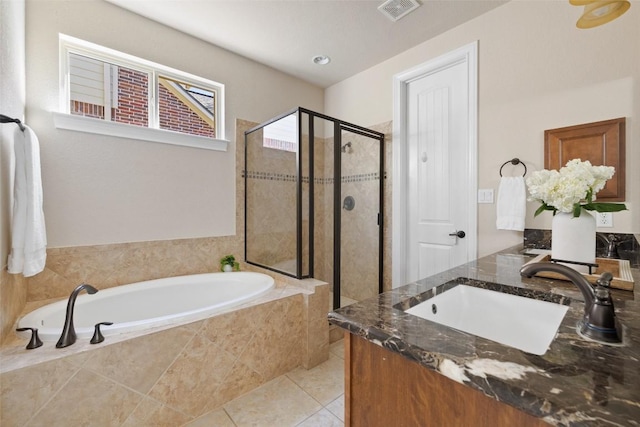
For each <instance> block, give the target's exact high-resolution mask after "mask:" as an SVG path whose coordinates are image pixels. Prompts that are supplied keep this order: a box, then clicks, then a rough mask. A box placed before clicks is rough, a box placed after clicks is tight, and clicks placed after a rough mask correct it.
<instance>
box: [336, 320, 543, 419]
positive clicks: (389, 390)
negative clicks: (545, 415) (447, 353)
mask: <svg viewBox="0 0 640 427" xmlns="http://www.w3.org/2000/svg"><path fill="white" fill-rule="evenodd" d="M345 364H346V369H345V374H346V375H345V426H353V427H358V426H363V427H365V426H366V427H376V426H394V427H421V426H474V427H482V426H487V427H495V426H519V427H542V426H547V427H548V424H547V423H545V422H543V421H542V420H540V419H537V418H534V417H532V416H531V415H528V414H525V413H524V412H521V411H518V410H517V409H515V408H513V407H511V406H508V405H505V404H502V403H500V402H498V401H497V400H495V399H492V398H490V397H487V396H485V395H484V394H482V393H480V392H479V391H477V390H474V389H472V388H470V387H467V386H464V385H462V384H458V383H456V382H454V381H452V380H450V379H448V378H446V377H444V376H443V375H440V374H439V373H437V372H434V371H431V370H429V369H427V368H425V367H423V366H420V365H419V364H417V363H415V362H413V361H410V360H407V359H405V358H404V357H402V356H400V355H399V354H397V353H393V352H391V351H389V350H386V349H384V348H382V347H379V346H377V345H375V344H372V343H370V342H369V341H366V340H364V339H362V338H359V337H356V336H353V335H351V334H349V333H347V334H345Z"/></svg>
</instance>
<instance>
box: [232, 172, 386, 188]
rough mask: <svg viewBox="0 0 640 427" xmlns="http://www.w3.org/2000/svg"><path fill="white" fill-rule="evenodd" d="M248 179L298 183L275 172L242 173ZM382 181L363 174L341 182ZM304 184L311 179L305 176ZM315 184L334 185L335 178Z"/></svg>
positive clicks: (287, 176)
mask: <svg viewBox="0 0 640 427" xmlns="http://www.w3.org/2000/svg"><path fill="white" fill-rule="evenodd" d="M245 176H246V177H247V178H249V179H261V180H268V181H285V182H296V175H291V174H284V173H274V172H256V171H242V177H243V178H244V177H245ZM379 179H380V173H378V172H374V173H361V174H357V175H346V176H343V177H342V180H341V182H342V183H346V182H363V181H377V180H379ZM302 182H304V183H308V182H309V177H308V176H303V177H302ZM313 182H314V183H315V184H323V185H325V184H333V183H334V182H335V178H314V179H313Z"/></svg>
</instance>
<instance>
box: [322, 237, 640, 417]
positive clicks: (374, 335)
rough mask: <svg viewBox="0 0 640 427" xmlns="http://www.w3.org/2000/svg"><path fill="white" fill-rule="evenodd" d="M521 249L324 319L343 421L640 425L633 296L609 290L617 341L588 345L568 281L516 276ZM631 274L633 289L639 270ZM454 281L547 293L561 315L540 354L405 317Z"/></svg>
mask: <svg viewBox="0 0 640 427" xmlns="http://www.w3.org/2000/svg"><path fill="white" fill-rule="evenodd" d="M520 249H521V248H519V247H516V248H511V249H509V250H505V251H501V252H499V253H496V254H493V255H490V256H487V257H484V258H481V259H479V260H477V261H474V262H471V263H468V264H465V265H463V266H460V267H457V268H454V269H452V270H449V271H446V272H444V273H440V274H438V275H435V276H432V277H429V278H426V279H422V280H419V281H417V282H415V283H411V284H408V285H406V286H403V287H400V288H397V289H394V290H392V291H389V292H385V293H383V294H381V295H379V296H378V297H376V298H372V299H369V300H366V301H362V302H359V303H355V304H352V305H350V306H347V307H343V308H340V309H338V310H335V311H333V312H331V313H329V320H330V322H331V323H333V324H335V325H338V326H340V327H341V328H343V329H345V331H346V332H345V417H346V418H345V425H348V426H361V425H362V426H386V425H394V426H422V425H443V426H444V425H447V426H449V425H451V426H454V425H455V426H458V425H459V426H474V427H475V426H484V425H486V426H516V425H517V426H544V425H561V426H569V425H571V426H577V425H588V426H609V425H616V426H618V425H629V426H632V425H638V423H639V422H640V301H638V299H637V297H636V294H637V292H640V291H638V290H637V291H636V294H634V293H633V292H629V291H623V290H612V296H613V299H614V304H615V308H616V315H617V317H618V319H619V320H620V322H621V323H622V324H623V325H624V328H625V331H624V334H625V337H624V344H625V345H624V346H608V345H602V344H599V343H596V342H593V341H588V340H586V339H585V338H583V337H581V336H579V335H578V333H577V332H576V324H577V322H578V321H579V320H580V319H581V318H582V314H583V312H584V303H583V298H582V294H581V292H580V291H579V290H578V288H577V287H575V286H574V285H573V284H572V283H571V282H568V281H562V280H555V279H548V278H538V277H534V278H531V279H528V278H523V277H521V276H520V268H521V266H522V265H524V264H525V263H527V262H528V261H530V260H531V257H528V256H526V255H523V254H521V253H520ZM632 272H633V275H634V280H635V282H636V285H638V284H639V283H640V270H639V269H638V268H637V267H635V268H632ZM456 282H458V283H460V284H471V285H473V286H475V287H479V288H483V287H486V288H494V289H495V287H496V285H498V286H500V285H509V286H511V287H515V288H516V289H517V291H518V292H519V293H522V294H530V296H532V297H535V298H544V295H545V294H553V295H554V296H552V299H553V300H554V302H557V303H560V304H564V305H567V306H568V310H567V311H566V314H565V315H564V318H562V320H561V323H560V326H559V329H558V333H557V335H556V336H555V338H554V339H553V341H552V342H551V345H550V346H549V347H548V350H546V351H544V350H543V351H542V352H543V353H544V354H540V355H536V354H533V353H531V352H526V351H522V350H519V349H516V348H514V347H511V346H507V345H503V344H499V343H497V342H495V341H492V340H490V339H486V338H481V337H479V336H477V335H474V334H471V333H465V332H461V331H459V330H457V329H454V328H450V327H447V326H444V325H442V324H438V323H435V322H433V321H429V320H426V319H424V318H421V317H418V316H416V315H412V314H409V313H407V312H406V310H408V309H411V308H412V307H415V306H417V305H419V304H421V303H423V302H424V301H428V300H429V299H432V298H434V296H436V295H442V293H443V292H444V293H446V291H447V290H449V289H451V288H452V286H458V285H457V284H456ZM445 288H446V289H445ZM636 289H638V288H637V287H636ZM531 333H533V332H531V331H530V332H526V334H531ZM523 334H525V332H523Z"/></svg>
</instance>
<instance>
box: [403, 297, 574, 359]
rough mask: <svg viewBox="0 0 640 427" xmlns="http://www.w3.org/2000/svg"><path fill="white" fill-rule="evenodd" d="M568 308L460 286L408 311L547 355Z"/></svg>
mask: <svg viewBox="0 0 640 427" xmlns="http://www.w3.org/2000/svg"><path fill="white" fill-rule="evenodd" d="M568 309H569V307H568V306H566V305H562V304H556V303H553V302H547V301H540V300H537V299H533V298H527V297H523V296H518V295H511V294H507V293H502V292H497V291H493V290H489V289H482V288H478V287H474V286H468V285H463V284H460V285H457V286H455V287H453V288H451V289H449V290H447V291H445V292H443V293H441V294H438V295H436V296H434V297H433V298H430V299H428V300H426V301H424V302H422V303H420V304H418V305H415V306H413V307H411V308H409V309H407V310H405V311H406V312H407V313H409V314H412V315H414V316H418V317H421V318H423V319H427V320H430V321H432V322H435V323H439V324H441V325H445V326H448V327H451V328H455V329H458V330H460V331H463V332H466V333H469V334H473V335H476V336H478V337H482V338H486V339H489V340H491V341H495V342H498V343H500V344H504V345H508V346H510V347H514V348H517V349H520V350H522V351H526V352H527V353H532V354H537V355H543V354H545V353H546V351H547V350H548V349H549V345H551V342H552V341H553V339H554V338H555V336H556V333H557V331H558V327H559V326H560V323H561V322H562V319H563V318H564V316H565V314H566V313H567V310H568Z"/></svg>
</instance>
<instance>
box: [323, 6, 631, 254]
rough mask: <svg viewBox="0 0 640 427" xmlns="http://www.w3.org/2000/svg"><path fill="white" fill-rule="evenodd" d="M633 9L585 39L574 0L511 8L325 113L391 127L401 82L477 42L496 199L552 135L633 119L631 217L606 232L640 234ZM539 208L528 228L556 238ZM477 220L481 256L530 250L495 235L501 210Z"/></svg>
mask: <svg viewBox="0 0 640 427" xmlns="http://www.w3.org/2000/svg"><path fill="white" fill-rule="evenodd" d="M632 4H633V5H632V7H631V9H630V10H629V11H628V12H627V13H626V14H625V15H623V16H621V17H620V18H618V19H617V20H615V21H613V22H611V23H609V24H606V25H604V26H601V27H597V28H594V29H590V30H579V29H577V28H576V27H575V21H576V20H577V19H578V17H579V16H580V14H581V11H582V8H579V7H575V6H572V5H570V4H569V2H568V1H511V2H509V3H507V4H505V5H503V6H500V7H498V8H496V9H494V10H492V11H490V12H488V13H487V14H485V15H482V16H480V17H478V18H476V19H474V20H472V21H470V22H468V23H466V24H463V25H461V26H459V27H457V28H454V29H453V30H450V31H448V32H447V33H445V34H443V35H441V36H439V37H436V38H435V39H432V40H430V41H427V42H425V43H422V44H421V45H418V46H416V47H415V48H412V49H410V50H407V51H406V52H404V53H402V54H400V55H398V56H396V57H394V58H391V59H390V60H388V61H385V62H383V63H381V64H378V65H377V66H375V67H372V68H370V69H368V70H366V71H364V72H362V73H360V74H358V75H356V76H353V77H351V78H349V79H347V80H345V81H342V82H340V83H338V84H336V85H334V86H331V87H330V88H328V89H327V90H326V91H325V113H326V114H328V115H331V116H334V117H340V118H341V119H344V120H347V121H351V122H354V123H362V124H364V125H372V124H376V123H382V122H386V121H389V120H391V119H392V116H393V99H392V98H393V88H392V79H393V76H394V75H395V74H397V73H400V72H402V71H404V70H407V69H410V68H412V67H414V66H416V65H418V64H422V63H424V62H427V61H428V60H430V59H433V58H435V57H437V56H439V55H442V54H443V53H446V52H448V51H451V50H454V49H456V48H458V47H460V46H463V45H465V44H467V43H470V42H472V41H474V40H479V118H478V123H479V139H478V141H479V176H478V185H479V188H493V189H494V190H496V191H497V188H498V183H499V178H500V177H499V174H498V171H499V169H500V165H501V164H502V163H504V162H505V161H507V160H510V159H511V158H513V157H518V158H520V159H521V160H522V161H524V162H525V163H526V164H527V167H528V169H529V173H531V172H533V171H535V170H538V169H542V168H543V167H544V161H543V152H544V145H543V144H544V131H545V129H554V128H558V127H563V126H570V125H575V124H580V123H588V122H593V121H599V120H606V119H612V118H617V117H626V118H627V145H626V148H627V175H626V182H627V203H626V204H627V208H628V209H629V211H628V212H621V213H616V214H614V228H613V229H603V230H606V231H616V232H635V233H638V232H640V144H638V138H639V137H640V1H632ZM371 88H376V90H371ZM394 143H396V141H394ZM520 170H521V169H519V168H515V169H513V172H514V173H517V172H518V171H520ZM504 172H505V174H507V173H510V171H509V170H508V168H507V167H505V169H504ZM536 208H537V205H536V204H535V203H533V202H532V203H529V205H528V215H527V220H526V224H527V227H528V228H545V229H550V228H551V215H550V214H549V213H546V214H543V215H541V216H539V217H537V218H535V219H534V218H533V212H534V211H535V209H536ZM478 212H479V218H478V221H479V224H478V225H479V248H478V249H479V250H478V254H479V256H483V255H486V254H489V253H492V252H495V251H496V250H499V249H503V248H506V247H509V246H512V245H515V244H518V243H521V242H522V233H520V232H511V231H502V230H501V231H498V230H496V227H495V205H494V204H492V205H486V204H481V205H479V206H478Z"/></svg>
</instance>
